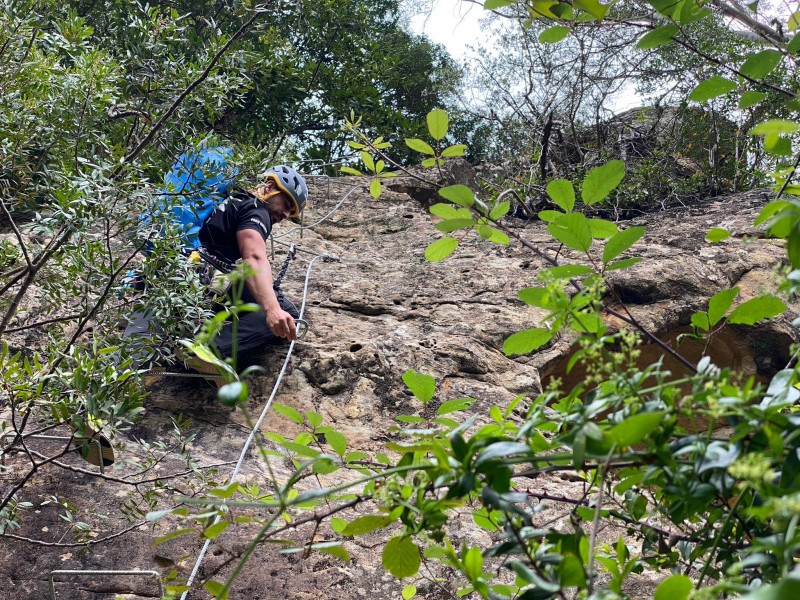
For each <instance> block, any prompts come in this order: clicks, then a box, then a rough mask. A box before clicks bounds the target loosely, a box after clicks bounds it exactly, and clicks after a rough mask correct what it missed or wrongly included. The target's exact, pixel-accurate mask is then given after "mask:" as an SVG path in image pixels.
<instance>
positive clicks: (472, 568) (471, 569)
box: [464, 546, 483, 581]
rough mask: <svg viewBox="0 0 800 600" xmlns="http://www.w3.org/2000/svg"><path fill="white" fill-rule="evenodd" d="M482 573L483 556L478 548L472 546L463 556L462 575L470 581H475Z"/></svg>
mask: <svg viewBox="0 0 800 600" xmlns="http://www.w3.org/2000/svg"><path fill="white" fill-rule="evenodd" d="M481 571H483V554H481V550H480V548H478V547H477V546H473V547H472V548H470V549H469V550H467V553H466V554H465V555H464V573H465V574H466V576H467V577H468V578H469V580H470V581H475V580H477V579H478V577H480V576H481Z"/></svg>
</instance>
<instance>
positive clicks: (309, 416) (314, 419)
mask: <svg viewBox="0 0 800 600" xmlns="http://www.w3.org/2000/svg"><path fill="white" fill-rule="evenodd" d="M306 421H308V424H309V425H311V427H312V428H314V429H316V428H317V427H319V426H320V425H322V421H323V418H322V415H321V414H319V413H318V412H314V411H312V410H307V411H306Z"/></svg>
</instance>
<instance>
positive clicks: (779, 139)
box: [764, 135, 792, 156]
mask: <svg viewBox="0 0 800 600" xmlns="http://www.w3.org/2000/svg"><path fill="white" fill-rule="evenodd" d="M764 150H766V151H767V152H769V153H770V154H772V155H773V156H792V141H791V140H790V139H789V138H786V137H783V136H776V135H767V136H765V137H764Z"/></svg>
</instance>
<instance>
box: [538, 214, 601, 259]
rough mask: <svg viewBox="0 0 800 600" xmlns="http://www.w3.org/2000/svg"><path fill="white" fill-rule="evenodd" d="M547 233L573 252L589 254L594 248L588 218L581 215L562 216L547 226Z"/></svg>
mask: <svg viewBox="0 0 800 600" xmlns="http://www.w3.org/2000/svg"><path fill="white" fill-rule="evenodd" d="M547 231H548V232H549V233H550V235H552V236H553V237H554V238H556V239H557V240H558V241H559V242H561V243H562V244H564V245H565V246H567V247H568V248H572V249H573V250H578V251H580V252H587V251H588V250H589V248H590V247H591V246H592V232H591V230H590V229H589V223H588V221H587V220H586V217H584V216H583V215H582V214H581V213H569V214H566V215H561V216H560V217H559V218H558V219H556V220H555V221H553V222H552V223H550V224H549V225H548V226H547Z"/></svg>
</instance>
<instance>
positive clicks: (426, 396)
mask: <svg viewBox="0 0 800 600" xmlns="http://www.w3.org/2000/svg"><path fill="white" fill-rule="evenodd" d="M403 383H405V384H406V387H407V388H408V389H409V390H411V393H412V394H414V396H416V397H417V398H418V399H419V400H421V401H422V402H423V403H424V402H428V401H429V400H430V399H431V398H433V395H434V394H435V393H436V380H435V379H434V378H433V377H431V376H430V375H426V374H425V373H417V372H416V371H415V370H414V369H409V370H408V371H406V372H405V373H403Z"/></svg>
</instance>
